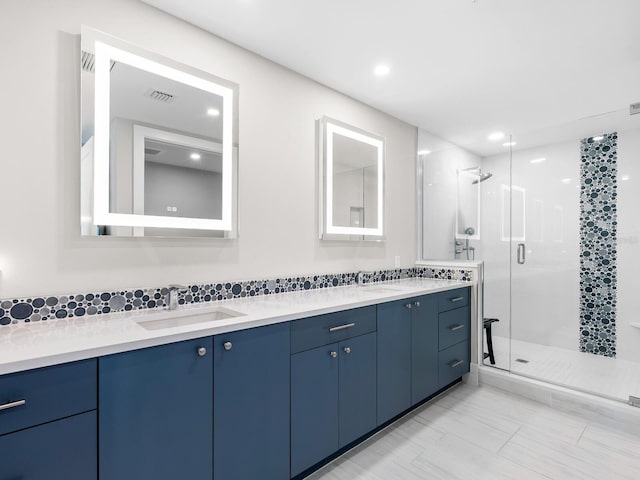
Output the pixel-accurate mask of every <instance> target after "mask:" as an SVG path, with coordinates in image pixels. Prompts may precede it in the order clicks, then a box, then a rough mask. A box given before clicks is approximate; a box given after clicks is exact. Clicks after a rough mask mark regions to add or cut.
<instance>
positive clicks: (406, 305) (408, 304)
mask: <svg viewBox="0 0 640 480" xmlns="http://www.w3.org/2000/svg"><path fill="white" fill-rule="evenodd" d="M404 306H405V307H406V308H408V309H409V310H411V308H412V307H413V305H411V304H410V303H405V304H404Z"/></svg>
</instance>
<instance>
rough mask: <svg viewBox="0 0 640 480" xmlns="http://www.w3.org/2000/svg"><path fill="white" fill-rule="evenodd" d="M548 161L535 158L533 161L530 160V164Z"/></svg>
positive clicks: (542, 158)
mask: <svg viewBox="0 0 640 480" xmlns="http://www.w3.org/2000/svg"><path fill="white" fill-rule="evenodd" d="M545 160H546V158H544V157H541V158H534V159H533V160H529V163H542V162H544V161H545Z"/></svg>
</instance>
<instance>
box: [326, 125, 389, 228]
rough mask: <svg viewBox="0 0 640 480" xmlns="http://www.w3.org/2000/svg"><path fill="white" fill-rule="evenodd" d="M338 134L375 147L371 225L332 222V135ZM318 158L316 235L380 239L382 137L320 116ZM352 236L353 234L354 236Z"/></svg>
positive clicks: (382, 171) (382, 172) (382, 184)
mask: <svg viewBox="0 0 640 480" xmlns="http://www.w3.org/2000/svg"><path fill="white" fill-rule="evenodd" d="M334 134H338V135H342V136H345V137H348V138H351V139H353V140H357V141H359V142H362V143H366V144H367V145H371V146H374V147H376V148H377V150H378V153H377V167H378V182H377V183H378V195H377V205H378V218H377V220H378V222H377V226H376V227H375V228H365V227H344V226H340V225H333V163H334V159H333V135H334ZM318 138H319V139H320V141H319V142H318V146H319V155H318V158H319V159H320V162H319V164H320V172H319V191H320V206H321V208H320V238H321V239H323V240H373V241H382V240H384V173H385V170H384V159H385V138H384V137H382V136H380V135H375V134H373V133H370V132H367V131H365V130H362V129H360V128H357V127H354V126H352V125H349V124H346V123H343V122H340V121H338V120H335V119H333V118H330V117H327V116H323V117H322V118H321V119H320V120H319V121H318ZM354 237H355V238H354Z"/></svg>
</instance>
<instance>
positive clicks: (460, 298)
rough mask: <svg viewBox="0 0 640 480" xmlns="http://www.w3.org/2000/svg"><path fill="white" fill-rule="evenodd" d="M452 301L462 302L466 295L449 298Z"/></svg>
mask: <svg viewBox="0 0 640 480" xmlns="http://www.w3.org/2000/svg"><path fill="white" fill-rule="evenodd" d="M449 300H450V301H451V302H460V301H462V300H464V297H453V298H450V299H449Z"/></svg>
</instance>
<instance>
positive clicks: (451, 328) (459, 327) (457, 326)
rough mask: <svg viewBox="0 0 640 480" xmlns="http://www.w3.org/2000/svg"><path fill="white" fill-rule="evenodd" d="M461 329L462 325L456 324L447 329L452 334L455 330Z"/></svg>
mask: <svg viewBox="0 0 640 480" xmlns="http://www.w3.org/2000/svg"><path fill="white" fill-rule="evenodd" d="M461 328H464V325H461V324H458V325H454V326H453V327H449V330H451V331H452V332H455V331H456V330H460V329H461Z"/></svg>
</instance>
